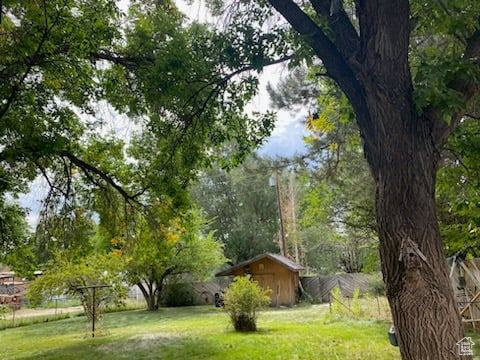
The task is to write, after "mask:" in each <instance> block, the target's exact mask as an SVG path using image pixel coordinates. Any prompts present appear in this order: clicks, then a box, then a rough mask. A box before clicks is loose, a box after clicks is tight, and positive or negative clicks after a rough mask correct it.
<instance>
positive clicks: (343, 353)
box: [0, 305, 400, 360]
mask: <svg viewBox="0 0 480 360" xmlns="http://www.w3.org/2000/svg"><path fill="white" fill-rule="evenodd" d="M327 312H328V307H325V306H322V305H317V306H308V307H298V308H294V309H281V310H269V311H265V312H263V313H262V314H261V315H260V318H259V323H258V324H259V331H258V332H257V333H250V334H245V333H235V332H234V331H233V330H232V327H231V326H230V325H229V322H228V318H227V316H226V315H225V313H223V312H222V310H220V309H216V308H214V307H213V306H197V307H185V308H165V309H161V310H160V311H158V312H157V313H152V312H147V311H143V310H135V311H125V312H118V313H112V314H106V315H105V319H104V326H103V327H104V328H105V329H107V330H108V333H109V334H108V335H105V336H102V337H97V338H95V339H91V338H88V337H87V335H86V334H87V329H88V325H87V323H86V320H85V318H84V317H75V318H70V319H66V320H60V321H55V322H50V323H43V324H35V325H30V326H24V327H19V328H14V329H7V330H3V331H0V359H3V360H7V359H62V360H63V359H75V360H81V359H88V360H91V359H102V360H103V359H219V360H220V359H222V360H224V359H289V360H290V359H323V360H325V359H342V360H343V359H349V360H353V359H362V360H368V359H372V360H378V359H382V360H388V359H399V358H400V356H399V352H398V349H397V348H394V347H392V346H391V345H390V344H389V342H388V339H387V336H386V331H387V329H388V324H386V323H383V322H373V321H351V322H331V321H328V317H326V314H327Z"/></svg>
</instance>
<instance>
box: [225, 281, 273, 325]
mask: <svg viewBox="0 0 480 360" xmlns="http://www.w3.org/2000/svg"><path fill="white" fill-rule="evenodd" d="M270 292H271V290H270V289H268V290H264V289H262V288H261V287H260V286H259V285H258V283H257V282H256V281H253V280H251V279H250V276H249V275H247V276H238V277H236V278H235V279H234V280H233V283H232V284H230V286H229V287H228V289H227V291H226V292H225V296H224V301H225V310H226V311H227V312H228V314H229V315H230V319H231V321H232V325H233V327H234V328H235V330H236V331H256V330H257V311H258V310H259V309H261V308H262V307H265V306H267V305H269V304H270Z"/></svg>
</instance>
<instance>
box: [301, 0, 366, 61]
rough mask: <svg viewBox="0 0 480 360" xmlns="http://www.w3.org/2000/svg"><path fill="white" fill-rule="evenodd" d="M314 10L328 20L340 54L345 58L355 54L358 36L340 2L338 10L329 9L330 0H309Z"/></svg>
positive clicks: (358, 41) (358, 45) (358, 44)
mask: <svg viewBox="0 0 480 360" xmlns="http://www.w3.org/2000/svg"><path fill="white" fill-rule="evenodd" d="M310 2H311V3H312V6H313V8H314V9H315V12H316V13H317V14H318V15H319V16H320V17H324V18H326V19H327V21H328V25H329V27H330V29H332V30H333V34H332V36H333V37H334V42H335V45H336V46H337V48H338V50H339V51H340V52H341V53H342V55H343V56H344V57H345V58H346V59H347V61H348V59H350V58H352V57H353V56H355V55H356V53H357V51H358V49H359V47H360V37H359V36H358V33H357V30H355V28H354V26H353V24H352V22H351V21H350V18H349V17H348V15H347V13H346V12H345V10H344V9H343V6H342V4H341V3H340V9H339V10H338V11H334V12H332V11H331V4H332V1H331V0H310Z"/></svg>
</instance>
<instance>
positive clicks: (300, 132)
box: [18, 0, 306, 227]
mask: <svg viewBox="0 0 480 360" xmlns="http://www.w3.org/2000/svg"><path fill="white" fill-rule="evenodd" d="M128 3H129V1H128V0H121V1H120V2H119V5H120V7H121V8H122V10H124V11H126V10H127V9H128ZM177 5H178V6H179V8H180V10H181V11H183V12H184V13H185V14H186V15H187V16H188V17H189V18H190V19H192V20H197V21H202V22H205V21H209V19H210V17H209V15H208V12H207V11H206V9H205V7H204V6H203V5H202V3H201V2H198V1H197V2H194V3H193V4H191V5H188V4H187V3H186V2H184V1H178V0H177ZM285 74H286V68H285V65H283V64H277V65H272V66H269V67H267V68H265V69H264V71H263V73H262V74H261V75H260V77H259V91H258V94H257V95H256V96H255V98H254V99H253V100H252V101H251V102H250V103H249V104H248V106H247V111H248V112H266V111H268V110H271V106H270V98H269V95H268V92H267V89H266V87H267V84H268V83H271V84H272V85H275V84H276V83H277V82H278V81H279V80H280V79H281V77H282V75H285ZM96 110H97V116H100V117H102V118H104V119H106V121H105V125H104V126H103V127H102V128H101V129H99V131H100V132H102V133H109V132H114V133H115V134H116V136H118V137H119V138H122V139H125V140H127V141H128V138H129V135H130V134H131V131H132V130H133V128H132V127H133V125H132V123H131V122H130V121H128V119H127V118H126V117H125V116H124V115H120V114H118V113H116V112H115V110H113V109H112V108H111V107H109V106H108V105H107V104H104V103H100V104H98V105H97V109H96ZM305 117H306V112H296V113H292V112H289V111H286V110H279V111H277V120H276V123H275V128H274V130H273V131H272V134H271V135H270V136H269V137H268V138H267V139H266V140H265V142H264V144H263V145H262V146H261V147H260V148H259V149H257V152H258V153H259V154H260V155H262V156H268V157H273V158H275V157H291V156H294V155H298V154H301V153H303V152H304V151H305V145H304V142H303V136H304V135H306V130H305V127H304V126H303V120H304V119H305ZM47 192H48V184H47V182H46V181H45V180H44V179H43V178H41V177H39V178H37V179H36V180H35V181H33V182H32V184H31V185H30V191H29V192H28V193H26V194H22V195H20V197H19V199H18V201H19V203H20V205H21V206H23V207H25V208H28V209H29V213H28V223H29V224H30V226H32V227H34V226H35V225H36V224H37V222H38V215H39V212H40V210H41V206H42V204H41V202H42V199H44V198H45V196H46V195H47Z"/></svg>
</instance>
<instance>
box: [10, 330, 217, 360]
mask: <svg viewBox="0 0 480 360" xmlns="http://www.w3.org/2000/svg"><path fill="white" fill-rule="evenodd" d="M112 340H113V341H112ZM220 350H221V349H219V348H218V346H217V345H216V344H215V343H214V342H213V341H209V340H208V339H204V338H199V337H191V336H181V335H178V334H171V333H145V334H139V335H135V336H132V337H129V338H116V339H112V338H109V337H104V338H101V337H100V338H97V339H85V340H84V341H79V342H77V343H75V344H72V345H68V346H63V347H61V346H59V347H55V348H52V349H49V350H46V351H41V352H32V353H31V354H29V355H27V356H22V357H16V359H22V360H33V359H35V360H36V359H46V360H47V359H50V360H51V359H55V360H56V359H74V360H87V359H88V360H96V359H102V360H104V359H105V360H110V359H115V360H116V359H135V360H137V359H172V360H174V359H175V360H176V359H208V358H211V357H214V356H215V354H217V353H218V351H220Z"/></svg>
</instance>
